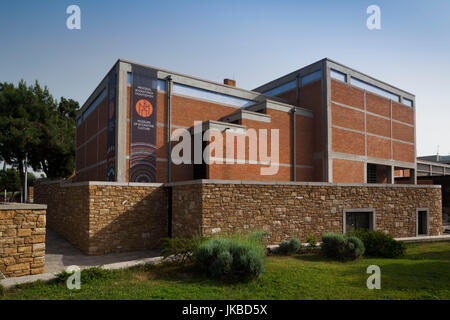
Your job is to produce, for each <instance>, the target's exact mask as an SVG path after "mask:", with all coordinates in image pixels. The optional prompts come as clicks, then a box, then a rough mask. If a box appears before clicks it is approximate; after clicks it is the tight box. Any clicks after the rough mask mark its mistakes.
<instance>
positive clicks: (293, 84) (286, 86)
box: [263, 80, 297, 97]
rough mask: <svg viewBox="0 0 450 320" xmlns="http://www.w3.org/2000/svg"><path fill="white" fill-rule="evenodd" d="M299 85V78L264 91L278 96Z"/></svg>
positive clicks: (266, 93)
mask: <svg viewBox="0 0 450 320" xmlns="http://www.w3.org/2000/svg"><path fill="white" fill-rule="evenodd" d="M296 86H297V80H292V81H289V82H286V83H284V84H282V85H281V86H278V87H275V88H273V89H270V90H269V91H266V92H263V93H264V94H265V95H268V96H272V97H274V96H277V95H279V94H281V93H283V92H286V91H289V90H292V89H295V87H296Z"/></svg>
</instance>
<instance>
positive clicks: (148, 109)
mask: <svg viewBox="0 0 450 320" xmlns="http://www.w3.org/2000/svg"><path fill="white" fill-rule="evenodd" d="M136 112H137V113H138V115H140V116H141V117H143V118H148V117H150V116H151V115H152V113H153V106H152V104H151V103H150V101H148V100H145V99H141V100H139V101H138V102H136Z"/></svg>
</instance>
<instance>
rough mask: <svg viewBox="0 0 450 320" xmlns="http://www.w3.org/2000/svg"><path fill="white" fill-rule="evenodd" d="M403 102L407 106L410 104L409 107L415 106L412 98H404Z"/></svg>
mask: <svg viewBox="0 0 450 320" xmlns="http://www.w3.org/2000/svg"><path fill="white" fill-rule="evenodd" d="M403 104H404V105H406V106H408V107H411V108H412V106H413V102H412V100H410V99H406V98H403Z"/></svg>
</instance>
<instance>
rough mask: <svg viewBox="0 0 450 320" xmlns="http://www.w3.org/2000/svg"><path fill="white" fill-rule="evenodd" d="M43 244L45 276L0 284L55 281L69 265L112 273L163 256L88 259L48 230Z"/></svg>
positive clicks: (147, 253) (155, 252)
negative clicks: (95, 267)
mask: <svg viewBox="0 0 450 320" xmlns="http://www.w3.org/2000/svg"><path fill="white" fill-rule="evenodd" d="M45 245H46V250H45V273H41V274H36V275H31V276H23V277H16V278H8V279H3V280H1V278H0V284H1V285H3V286H4V287H5V288H12V287H14V286H16V285H18V284H23V283H28V282H34V281H36V280H44V281H47V280H52V279H55V278H56V274H58V273H59V272H61V271H63V270H65V269H66V268H67V267H69V266H72V265H76V266H78V267H80V268H81V269H84V268H88V267H93V266H102V267H103V268H104V269H111V270H112V269H122V268H130V267H133V266H137V265H144V264H154V263H160V262H161V261H162V257H160V256H159V254H160V252H159V250H143V251H134V252H123V253H111V254H105V255H99V256H88V255H85V254H84V253H82V252H81V251H80V250H78V249H77V248H75V247H74V246H72V245H71V244H70V243H69V242H67V241H66V240H64V239H63V238H62V237H61V236H59V235H58V234H57V233H56V232H54V231H52V230H50V229H48V228H47V234H46V241H45Z"/></svg>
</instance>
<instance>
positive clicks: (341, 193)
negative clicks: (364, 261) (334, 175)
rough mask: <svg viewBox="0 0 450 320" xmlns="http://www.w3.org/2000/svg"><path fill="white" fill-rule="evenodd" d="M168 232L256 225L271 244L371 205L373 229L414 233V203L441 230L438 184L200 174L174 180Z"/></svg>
mask: <svg viewBox="0 0 450 320" xmlns="http://www.w3.org/2000/svg"><path fill="white" fill-rule="evenodd" d="M172 188H173V191H172V192H173V212H172V215H173V235H174V236H186V235H189V234H194V233H196V232H199V231H200V233H201V234H202V235H211V234H214V233H225V234H228V233H233V232H236V231H241V230H260V231H266V232H268V234H269V243H271V244H276V243H279V242H280V241H281V240H284V239H289V238H290V237H298V238H299V239H300V240H302V241H304V240H305V237H306V235H308V234H313V235H315V236H316V237H317V238H319V239H320V237H321V236H322V234H324V233H326V232H337V233H342V232H343V212H344V209H369V208H371V209H375V215H376V229H377V230H382V231H384V232H388V233H390V234H392V235H393V236H394V237H415V236H416V209H418V208H428V209H429V224H430V227H429V234H430V235H440V234H441V232H442V231H441V230H442V215H441V210H442V209H441V208H442V207H441V190H440V187H439V186H405V185H402V186H399V185H345V184H326V183H255V182H245V181H242V182H240V181H222V182H221V181H218V182H211V181H208V180H204V181H203V183H201V184H200V183H199V182H196V183H194V184H187V185H186V184H185V185H183V183H175V184H172Z"/></svg>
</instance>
